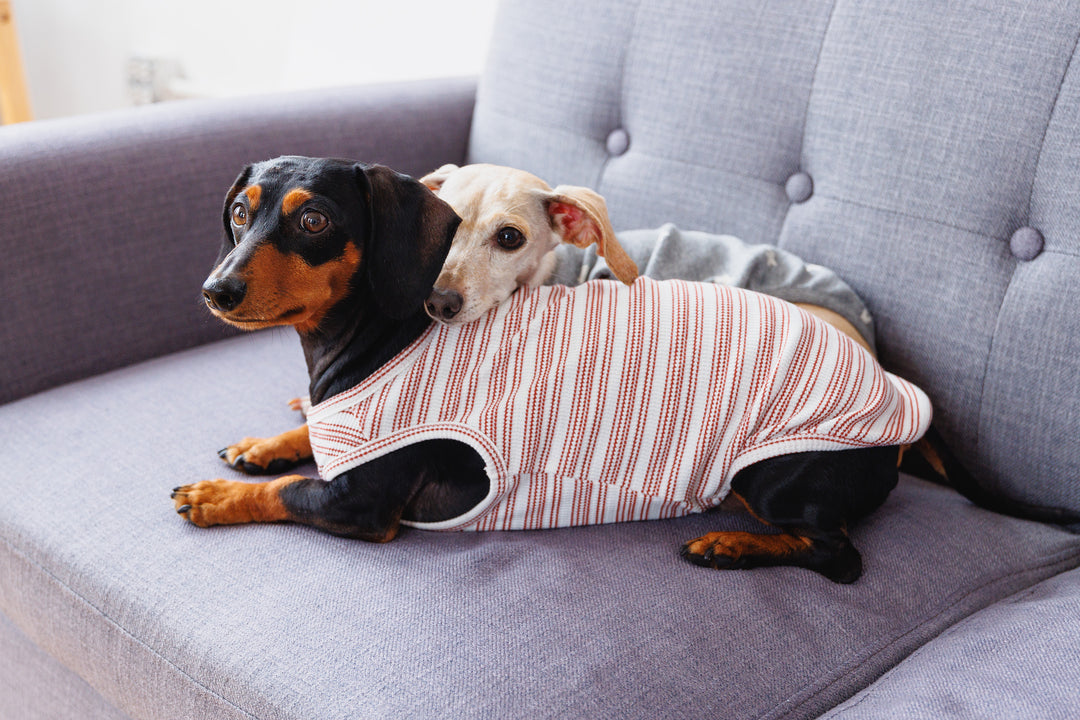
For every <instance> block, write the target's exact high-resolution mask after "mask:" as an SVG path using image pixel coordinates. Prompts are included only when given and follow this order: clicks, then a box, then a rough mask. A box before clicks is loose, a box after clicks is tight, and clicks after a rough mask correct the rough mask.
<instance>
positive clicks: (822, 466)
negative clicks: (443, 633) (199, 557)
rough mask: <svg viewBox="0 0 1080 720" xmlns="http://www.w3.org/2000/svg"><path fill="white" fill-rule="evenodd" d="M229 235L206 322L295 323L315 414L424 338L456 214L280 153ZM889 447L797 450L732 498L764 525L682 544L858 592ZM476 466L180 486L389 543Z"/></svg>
mask: <svg viewBox="0 0 1080 720" xmlns="http://www.w3.org/2000/svg"><path fill="white" fill-rule="evenodd" d="M223 222H224V227H225V240H224V244H223V246H222V248H221V254H220V257H219V259H218V261H217V263H216V266H215V268H214V270H213V272H212V273H211V275H210V276H209V278H208V279H207V280H206V283H205V284H204V286H203V294H204V297H205V301H206V304H207V306H208V307H209V308H210V310H211V312H212V313H213V314H214V315H216V316H217V317H219V318H221V319H222V320H224V321H225V322H228V323H231V324H233V325H235V326H237V327H240V328H243V329H248V330H253V329H256V328H262V327H267V326H272V325H292V326H294V327H295V328H296V330H297V332H298V333H299V335H300V340H301V344H302V346H303V351H304V356H305V359H306V361H307V365H308V370H309V373H310V388H309V389H310V395H311V402H312V404H313V405H317V404H319V403H320V402H322V401H323V400H325V399H327V398H331V397H334V396H336V395H338V394H339V393H343V392H345V391H347V390H349V389H351V388H353V387H355V386H357V385H358V384H360V383H361V382H362V381H364V380H365V379H366V378H369V377H370V376H372V374H373V373H376V372H377V371H379V370H380V368H382V367H383V365H384V364H385V363H387V362H388V361H389V360H391V359H392V358H395V356H397V355H398V354H399V353H400V352H401V351H402V350H403V349H405V348H407V347H408V346H410V345H411V344H412V343H413V342H414V341H416V340H417V338H419V337H420V336H421V335H423V334H424V333H425V332H426V331H427V329H428V327H429V324H430V323H431V319H430V318H429V317H428V315H427V314H426V313H425V311H424V301H425V299H426V298H427V297H428V294H429V292H430V291H431V288H432V285H433V283H434V281H435V278H436V276H437V275H438V273H439V270H440V268H441V266H442V263H443V260H444V258H445V256H446V254H447V252H448V251H449V248H450V244H451V241H452V239H453V237H454V234H455V230H456V228H457V226H458V224H459V222H460V221H459V218H458V217H457V216H456V215H455V214H454V212H453V210H452V209H451V208H450V207H449V206H448V205H447V204H446V203H444V202H443V201H441V200H440V199H438V198H437V197H436V196H435V195H434V194H433V193H431V192H430V191H429V190H428V189H427V188H425V187H424V186H423V185H421V184H420V183H419V182H418V181H416V180H413V179H411V178H408V177H406V176H403V175H399V174H397V173H395V172H393V171H391V170H389V169H387V168H385V167H380V166H374V165H364V164H360V163H354V162H350V161H343V160H328V159H312V158H302V157H283V158H278V159H275V160H271V161H267V162H263V163H259V164H256V165H252V166H249V167H247V168H245V169H244V170H243V172H242V173H241V174H240V176H239V177H238V178H237V180H236V182H235V184H234V185H233V187H232V188H231V189H230V190H229V192H228V195H227V197H226V200H225V205H224V211H223ZM896 458H897V449H896V447H895V446H877V447H859V448H855V449H842V450H825V451H811V452H798V453H791V454H787V455H781V456H779V457H773V458H770V459H765V460H760V461H758V462H756V463H754V464H752V465H749V466H748V467H745V468H743V469H741V470H739V471H738V472H737V473H736V474H735V476H734V478H733V479H732V480H731V488H730V495H729V497H732V498H736V499H737V501H741V503H742V504H743V505H744V506H745V507H746V508H747V509H748V510H749V511H750V513H751V514H752V515H753V516H754V517H755V518H757V519H758V520H760V521H761V522H762V523H763V524H764V525H765V526H767V527H763V528H762V530H763V532H762V533H760V534H758V533H746V532H718V533H709V534H708V535H705V536H703V537H701V538H697V539H695V540H691V541H689V542H687V543H686V544H685V545H684V546H683V548H682V555H683V557H685V558H686V559H687V560H689V561H690V562H693V563H695V564H698V565H703V566H708V567H714V568H749V567H756V566H766V565H793V566H800V567H804V568H809V569H811V570H814V571H816V572H818V573H821V574H822V575H824V576H826V577H827V578H829V579H831V580H833V581H836V582H842V583H847V582H853V581H854V580H856V579H857V578H858V577H859V576H860V574H861V572H862V561H861V558H860V556H859V553H858V552H857V551H856V549H855V548H854V546H853V545H852V543H851V541H850V539H849V537H848V528H849V527H850V526H851V525H852V524H853V523H854V522H856V521H857V520H859V519H861V518H863V517H864V516H866V515H867V514H869V513H870V512H872V511H873V510H874V509H875V508H877V507H878V506H879V505H881V503H882V502H883V501H884V500H885V498H886V496H887V495H888V494H889V492H890V491H891V490H892V489H893V487H894V486H895V485H896V482H897V468H896ZM489 483H490V481H489V479H488V474H487V472H486V470H485V459H484V458H482V457H481V456H480V455H479V454H478V453H477V452H476V450H474V449H473V448H472V447H471V446H470V445H468V444H465V443H462V442H458V441H456V440H447V439H434V440H432V439H429V440H421V441H419V442H415V443H413V444H411V445H408V446H406V447H403V448H401V449H396V450H393V451H392V452H388V453H386V454H382V455H379V456H377V457H375V458H374V459H371V460H370V461H368V462H365V463H364V464H361V465H358V466H356V467H352V468H351V469H348V470H346V471H345V472H343V473H341V474H339V475H337V476H336V477H334V478H333V479H332V480H331V481H329V482H327V481H324V480H321V479H315V478H306V477H302V476H298V475H289V476H285V477H281V478H278V479H275V480H272V481H270V482H265V483H251V482H238V481H227V480H210V481H203V482H198V483H195V484H192V485H185V486H182V487H179V488H175V489H174V491H173V495H172V497H173V499H174V503H175V508H176V510H177V512H178V513H179V514H180V515H181V516H183V517H184V518H186V519H187V520H189V521H190V522H192V523H194V524H196V525H199V526H204V527H205V526H210V525H219V524H235V523H248V522H278V521H289V522H296V523H302V524H306V525H310V526H314V527H316V528H320V529H322V530H324V531H327V532H330V533H333V534H336V535H341V536H346V537H351V538H360V539H363V540H369V541H376V542H385V541H388V540H391V539H392V538H394V537H395V535H396V534H397V532H398V529H399V526H400V524H401V523H402V521H412V522H419V523H426V522H440V521H444V520H447V519H450V518H456V517H458V516H461V515H462V514H463V513H466V512H467V511H469V510H470V509H472V508H474V507H476V506H477V505H478V504H479V503H480V502H481V501H482V500H483V499H484V498H485V497H486V496H487V494H488V491H489Z"/></svg>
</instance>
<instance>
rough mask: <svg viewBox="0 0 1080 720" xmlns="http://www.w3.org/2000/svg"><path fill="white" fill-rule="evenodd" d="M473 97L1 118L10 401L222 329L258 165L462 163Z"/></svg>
mask: <svg viewBox="0 0 1080 720" xmlns="http://www.w3.org/2000/svg"><path fill="white" fill-rule="evenodd" d="M474 93H475V81H473V80H461V81H443V82H421V83H403V84H394V85H385V86H375V87H369V88H365V89H363V90H361V91H351V92H347V91H344V92H343V91H341V90H322V91H313V92H309V93H299V94H295V95H292V96H290V97H289V99H288V101H287V103H284V104H283V102H282V99H281V98H277V97H253V98H245V99H243V100H240V101H236V102H221V101H200V102H186V103H175V104H168V105H164V106H156V107H155V106H151V107H146V108H140V109H138V110H136V111H128V112H118V113H112V114H105V115H102V116H99V117H95V118H90V119H86V118H71V119H66V120H55V121H47V122H40V123H27V124H23V125H13V126H9V127H5V128H2V129H0V169H2V171H0V198H3V202H2V206H0V227H2V228H3V230H2V231H0V258H3V261H2V262H0V306H2V307H3V308H4V321H3V322H2V323H0V367H2V368H3V374H2V375H0V403H2V402H6V401H8V400H12V399H15V398H18V397H22V396H24V395H27V394H29V393H32V392H36V391H39V390H43V389H45V388H48V387H52V386H54V385H56V384H58V383H61V382H66V381H70V380H74V379H77V378H81V377H86V376H88V375H92V374H95V373H98V372H102V371H105V370H109V369H112V368H115V367H120V366H122V365H125V364H128V363H131V362H136V361H138V360H142V359H144V358H147V357H154V356H156V355H161V354H163V353H166V352H171V351H173V350H177V349H180V348H184V347H190V346H191V345H194V344H197V343H200V342H206V341H208V340H212V339H218V338H221V337H224V335H225V334H226V333H225V330H224V329H223V327H222V326H221V323H215V322H210V321H209V320H208V319H207V317H206V314H205V312H204V311H203V309H202V302H201V299H200V296H199V288H200V286H201V285H202V281H203V280H204V279H205V277H206V273H207V271H208V270H209V268H210V265H211V264H212V263H213V261H214V258H215V257H216V256H217V250H216V248H215V245H216V240H218V239H219V238H220V237H221V233H222V228H221V203H222V198H223V197H224V191H225V190H226V189H228V187H229V185H231V184H232V181H233V179H235V177H236V175H237V173H238V172H239V171H240V169H241V168H242V167H243V166H244V165H245V164H247V163H249V162H254V161H257V160H263V159H266V158H269V157H273V156H276V155H283V154H290V153H292V154H300V155H303V154H308V155H320V156H321V155H330V156H339V157H347V158H355V159H363V160H365V161H367V162H382V163H385V164H388V165H391V166H392V167H394V168H395V169H398V170H400V171H401V172H407V173H412V174H421V173H425V172H428V171H430V170H431V169H433V168H436V167H438V166H439V165H440V164H442V163H444V162H455V161H456V162H461V159H462V158H463V156H464V154H465V140H466V138H467V136H468V127H469V119H470V116H471V112H472V103H473V98H474Z"/></svg>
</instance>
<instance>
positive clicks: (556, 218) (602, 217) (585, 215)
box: [545, 185, 638, 285]
mask: <svg viewBox="0 0 1080 720" xmlns="http://www.w3.org/2000/svg"><path fill="white" fill-rule="evenodd" d="M545 204H546V206H547V212H548V217H550V218H551V224H552V227H554V228H555V231H556V232H558V233H559V235H561V236H562V239H563V242H565V243H570V244H571V245H576V246H577V247H580V248H585V247H588V246H589V245H592V244H595V245H596V252H597V254H599V255H600V257H602V258H604V260H606V261H607V265H608V267H609V268H611V272H613V273H614V274H615V277H617V278H619V279H620V280H622V281H623V282H624V283H626V284H627V285H629V284H630V283H632V282H634V279H635V278H636V277H637V276H638V269H637V265H636V264H635V263H634V261H633V260H632V259H631V258H630V256H629V255H627V254H626V251H625V250H623V247H622V245H620V244H619V241H618V239H616V237H615V230H614V229H612V227H611V220H610V218H608V212H607V203H605V202H604V198H603V197H601V196H600V195H599V194H598V193H596V192H593V191H592V190H590V189H589V188H585V187H578V186H576V185H559V186H558V187H557V188H555V189H554V190H552V191H551V192H550V193H549V194H547V195H546V197H545Z"/></svg>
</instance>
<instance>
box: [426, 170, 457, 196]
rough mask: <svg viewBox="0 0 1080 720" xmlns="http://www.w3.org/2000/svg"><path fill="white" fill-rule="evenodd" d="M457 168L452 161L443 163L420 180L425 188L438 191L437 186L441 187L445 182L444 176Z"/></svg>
mask: <svg viewBox="0 0 1080 720" xmlns="http://www.w3.org/2000/svg"><path fill="white" fill-rule="evenodd" d="M458 169H460V168H458V166H457V165H454V164H453V163H450V164H448V165H443V166H442V167H441V168H439V169H438V170H435V171H433V172H429V173H428V174H427V175H425V176H424V177H422V178H420V182H422V183H423V184H424V186H425V187H427V189H428V190H430V191H431V192H434V193H437V192H439V188H441V187H442V185H443V183H444V182H446V178H448V177H450V173H452V172H454V171H455V170H458Z"/></svg>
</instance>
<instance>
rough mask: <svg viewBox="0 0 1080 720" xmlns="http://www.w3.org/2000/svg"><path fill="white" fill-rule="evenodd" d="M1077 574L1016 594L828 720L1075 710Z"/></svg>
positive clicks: (1065, 717) (1079, 614)
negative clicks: (946, 713) (944, 713)
mask: <svg viewBox="0 0 1080 720" xmlns="http://www.w3.org/2000/svg"><path fill="white" fill-rule="evenodd" d="M1077 618H1080V571H1078V570H1073V571H1072V572H1069V573H1065V574H1064V575H1060V576H1058V577H1055V578H1052V579H1050V580H1047V581H1045V582H1043V583H1040V584H1039V585H1036V586H1035V587H1033V588H1030V589H1028V590H1024V591H1023V592H1019V593H1017V594H1016V595H1014V596H1013V597H1011V598H1009V599H1008V600H1007V601H1005V602H1001V603H998V604H996V605H994V606H992V607H989V608H987V609H985V610H983V611H982V612H978V613H976V614H975V615H972V616H971V617H969V618H967V619H966V620H964V621H963V622H961V623H958V624H957V625H956V626H955V627H953V628H950V629H949V630H948V632H946V633H944V634H942V635H941V637H939V638H937V639H936V640H934V641H932V642H930V643H927V644H926V645H925V646H924V647H922V648H920V649H919V650H918V651H917V652H915V653H914V654H912V656H911V657H910V658H908V659H907V660H905V661H904V662H902V663H900V665H898V666H897V667H895V668H894V669H893V670H891V671H890V672H889V673H888V674H887V675H885V676H884V677H883V678H881V679H880V680H878V681H877V682H876V683H874V684H873V685H871V686H870V687H869V688H867V689H866V690H864V691H863V692H861V693H859V694H858V695H856V696H855V697H854V698H852V699H851V700H850V701H848V702H847V703H844V704H843V705H842V706H840V707H839V708H837V709H836V710H835V711H834V712H830V713H828V714H827V715H826V717H828V718H830V719H833V718H835V719H836V720H841V719H842V720H856V719H857V718H882V717H902V718H910V719H911V720H916V719H917V718H926V719H927V720H936V719H937V718H940V717H942V715H943V709H945V708H947V709H948V716H949V717H951V718H958V719H960V718H986V717H996V718H1005V717H1008V718H1043V719H1045V720H1051V719H1054V718H1058V719H1060V720H1071V719H1072V718H1075V717H1076V714H1077V708H1080V684H1078V683H1076V682H1075V678H1076V668H1077V667H1078V666H1080V623H1078V622H1077Z"/></svg>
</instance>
